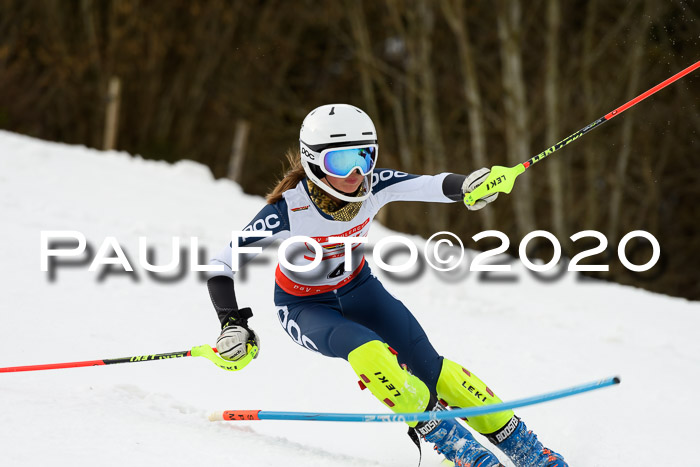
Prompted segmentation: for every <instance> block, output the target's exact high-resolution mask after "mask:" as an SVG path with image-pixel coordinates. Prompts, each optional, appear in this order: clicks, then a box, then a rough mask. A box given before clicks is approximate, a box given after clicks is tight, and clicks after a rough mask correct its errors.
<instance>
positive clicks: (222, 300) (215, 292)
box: [207, 276, 242, 326]
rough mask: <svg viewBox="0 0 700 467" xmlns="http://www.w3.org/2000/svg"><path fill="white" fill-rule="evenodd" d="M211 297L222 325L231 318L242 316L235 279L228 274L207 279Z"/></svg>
mask: <svg viewBox="0 0 700 467" xmlns="http://www.w3.org/2000/svg"><path fill="white" fill-rule="evenodd" d="M207 288H208V289H209V298H211V303H212V304H213V305H214V308H215V309H216V314H217V315H218V316H219V321H221V326H223V325H224V324H226V323H227V322H228V320H229V318H235V319H239V318H242V317H241V316H240V314H239V313H238V303H237V302H236V291H235V290H234V288H233V279H231V278H230V277H228V276H214V277H212V278H211V279H209V280H208V281H207Z"/></svg>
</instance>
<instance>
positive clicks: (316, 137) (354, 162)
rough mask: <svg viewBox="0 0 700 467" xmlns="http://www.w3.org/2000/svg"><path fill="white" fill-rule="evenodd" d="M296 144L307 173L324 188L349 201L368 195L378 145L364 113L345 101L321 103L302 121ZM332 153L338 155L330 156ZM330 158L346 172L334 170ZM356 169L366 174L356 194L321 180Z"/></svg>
mask: <svg viewBox="0 0 700 467" xmlns="http://www.w3.org/2000/svg"><path fill="white" fill-rule="evenodd" d="M299 147H300V153H301V165H302V166H303V167H304V171H305V172H306V176H307V177H309V179H310V180H311V181H312V182H313V183H314V184H316V185H317V186H318V187H319V188H321V189H322V190H323V191H325V192H326V193H329V194H331V195H332V196H334V197H336V198H338V199H341V200H343V201H348V202H356V201H363V200H365V199H367V197H368V196H369V195H370V192H371V190H372V170H374V166H375V163H376V159H377V152H378V149H379V148H378V145H377V131H376V130H375V128H374V123H372V119H371V118H369V116H368V115H367V114H366V113H365V112H363V111H362V110H360V109H358V108H357V107H354V106H352V105H348V104H329V105H322V106H321V107H318V108H316V109H314V110H312V111H311V112H310V113H309V114H308V115H307V116H306V118H304V122H303V123H302V124H301V130H300V131H299ZM334 149H338V151H334ZM334 155H335V156H340V157H336V158H335V159H333V158H332V157H331V156H334ZM326 156H329V157H326ZM333 160H336V161H342V164H343V168H342V169H338V170H339V171H342V172H345V171H347V173H335V172H334V169H335V167H334V166H333V165H332V164H331V161H333ZM356 169H359V170H360V172H361V173H362V174H363V175H364V177H365V178H364V180H363V182H362V183H363V188H364V189H363V190H362V191H360V193H362V194H361V195H359V196H354V195H352V194H349V193H341V192H339V191H338V190H336V189H334V188H333V187H332V186H329V185H328V184H327V183H324V182H322V181H321V179H322V178H324V177H325V176H326V175H333V176H336V177H341V178H342V177H346V176H348V175H350V173H352V172H353V171H355V170H356Z"/></svg>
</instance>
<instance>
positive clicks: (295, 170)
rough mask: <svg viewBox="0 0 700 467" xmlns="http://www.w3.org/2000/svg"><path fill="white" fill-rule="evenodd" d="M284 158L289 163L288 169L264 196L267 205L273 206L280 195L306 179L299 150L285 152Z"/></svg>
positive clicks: (280, 197)
mask: <svg viewBox="0 0 700 467" xmlns="http://www.w3.org/2000/svg"><path fill="white" fill-rule="evenodd" d="M285 157H286V158H287V162H288V163H289V169H287V171H286V172H284V175H283V176H282V178H281V179H280V180H279V181H278V182H277V184H276V185H275V187H274V188H273V189H272V191H270V192H269V193H268V194H267V195H266V196H265V201H267V204H275V203H276V202H277V201H279V200H281V199H282V193H284V192H285V191H287V190H291V189H292V188H294V187H295V186H297V184H298V183H299V182H300V181H302V180H303V179H304V178H306V173H305V172H304V167H303V166H302V165H301V156H300V155H299V150H298V149H296V150H294V149H290V150H289V151H287V154H285Z"/></svg>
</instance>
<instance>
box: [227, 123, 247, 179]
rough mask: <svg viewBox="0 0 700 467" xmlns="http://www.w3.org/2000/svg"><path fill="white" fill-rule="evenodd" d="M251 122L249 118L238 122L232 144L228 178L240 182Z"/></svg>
mask: <svg viewBox="0 0 700 467" xmlns="http://www.w3.org/2000/svg"><path fill="white" fill-rule="evenodd" d="M249 132H250V123H249V122H248V120H243V119H240V120H238V121H237V122H236V131H235V133H234V135H233V145H232V146H231V159H230V161H229V164H228V178H230V179H231V180H233V181H234V182H236V183H240V180H241V175H242V174H243V161H244V160H245V148H246V143H247V142H248V133H249Z"/></svg>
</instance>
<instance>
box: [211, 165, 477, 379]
mask: <svg viewBox="0 0 700 467" xmlns="http://www.w3.org/2000/svg"><path fill="white" fill-rule="evenodd" d="M464 178H465V177H464V176H462V175H454V174H447V173H443V174H439V175H435V176H431V175H411V174H407V173H404V172H399V171H396V170H391V169H375V171H374V173H373V175H372V193H371V195H370V196H369V197H368V198H367V199H366V200H365V201H364V202H363V203H362V206H361V207H360V209H359V211H358V213H357V215H356V216H355V217H354V218H353V219H352V220H350V221H339V220H334V219H333V218H332V217H331V216H329V215H327V214H325V213H324V212H322V211H321V210H320V209H318V208H317V207H316V205H315V204H314V203H313V201H312V200H311V198H310V197H309V193H308V188H307V185H306V180H302V181H301V182H299V184H297V186H296V187H295V188H292V189H290V190H287V191H286V192H284V194H283V199H281V200H280V201H278V202H277V203H275V204H268V205H266V206H265V207H264V208H263V209H262V210H260V212H259V213H258V214H257V215H256V216H255V218H253V220H252V221H251V222H250V223H249V224H248V225H247V226H246V227H245V228H244V229H243V230H244V231H247V232H257V231H263V230H265V231H270V232H272V236H270V237H262V238H261V237H247V238H244V239H241V240H239V246H240V247H253V246H258V247H263V248H264V247H266V246H268V245H270V244H271V243H273V242H274V241H275V240H284V239H287V238H289V237H293V236H306V237H310V238H312V239H314V240H315V241H316V242H318V243H319V244H320V245H321V248H322V254H323V257H322V261H321V263H320V264H319V265H318V266H317V267H316V268H314V269H313V270H311V271H308V272H295V271H292V270H290V269H288V268H285V267H284V266H283V265H278V266H277V269H276V271H275V295H274V299H275V305H276V307H277V313H278V317H279V319H280V323H281V324H282V326H283V328H284V329H285V331H286V332H287V333H288V334H289V336H290V337H291V338H292V339H293V340H294V341H295V342H296V343H297V344H299V345H301V346H303V347H305V348H307V349H309V350H311V351H314V352H320V353H322V354H323V355H326V356H330V357H340V358H345V359H347V356H348V354H349V353H350V352H351V351H352V350H353V349H355V348H357V347H359V346H360V345H362V344H364V343H366V342H369V341H372V340H380V341H383V342H386V343H387V344H389V345H390V346H391V347H392V348H394V349H395V350H396V351H397V352H398V354H399V356H400V359H401V363H405V364H407V365H408V367H409V368H410V369H411V370H412V371H413V373H414V374H415V375H416V376H417V377H419V378H420V379H422V380H423V381H424V382H425V383H426V384H427V385H428V387H429V388H431V389H432V390H434V388H435V384H436V382H437V378H438V376H439V373H440V369H441V366H442V357H440V356H439V355H438V353H437V352H436V351H435V349H434V348H433V347H432V345H431V344H430V342H429V341H428V338H427V336H426V335H425V332H424V331H423V329H422V328H421V326H420V324H418V322H417V321H416V319H415V317H414V316H413V315H412V314H411V312H410V311H409V310H408V309H407V308H406V307H405V306H404V304H403V303H402V302H401V301H399V300H397V299H396V298H395V297H394V296H392V295H391V294H390V293H389V292H387V291H386V289H384V286H383V285H382V284H381V283H380V282H379V280H378V279H377V278H376V277H375V276H374V275H373V274H372V272H371V271H370V268H369V266H368V265H367V264H366V262H365V258H364V255H363V252H362V248H360V247H359V244H353V245H352V250H351V251H352V252H351V258H350V259H351V268H350V270H348V271H346V270H345V260H346V257H345V251H346V250H345V245H344V244H343V243H333V242H331V241H329V238H331V237H367V235H368V233H369V228H370V225H371V224H372V219H374V216H375V215H376V214H377V212H378V211H379V209H381V207H382V206H384V205H385V204H387V203H390V202H392V201H424V202H437V203H451V202H454V201H456V200H459V199H461V190H460V188H461V182H462V181H463V180H464ZM231 255H232V249H231V245H230V244H229V246H228V248H226V249H225V250H224V251H222V252H221V253H220V254H219V255H217V256H216V257H215V258H214V259H212V260H211V262H210V264H212V265H223V267H224V271H223V272H219V273H214V275H226V276H229V277H231V278H233V276H234V271H233V270H232V269H231ZM255 256H256V254H255V253H242V254H240V255H239V256H238V258H239V265H238V267H239V268H240V267H241V266H243V265H244V264H245V263H247V262H249V261H250V260H251V259H252V258H253V257H255ZM285 257H286V258H287V260H288V261H289V262H290V263H291V264H293V265H295V266H304V265H308V264H310V263H311V262H312V261H313V260H314V258H315V257H316V253H315V251H314V249H313V248H312V247H311V246H310V245H308V244H307V243H304V242H298V243H294V244H293V245H292V246H290V247H289V248H288V249H287V252H286V254H285Z"/></svg>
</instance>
